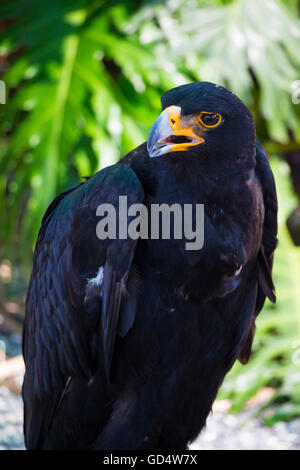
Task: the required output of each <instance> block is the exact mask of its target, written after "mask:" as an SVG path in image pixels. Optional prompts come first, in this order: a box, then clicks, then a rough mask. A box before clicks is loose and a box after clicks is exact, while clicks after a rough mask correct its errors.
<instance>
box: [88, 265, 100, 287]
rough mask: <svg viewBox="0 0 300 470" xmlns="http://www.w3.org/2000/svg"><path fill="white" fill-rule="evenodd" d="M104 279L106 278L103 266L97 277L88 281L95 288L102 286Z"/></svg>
mask: <svg viewBox="0 0 300 470" xmlns="http://www.w3.org/2000/svg"><path fill="white" fill-rule="evenodd" d="M103 278H104V274H103V266H100V268H99V269H98V272H97V275H96V277H93V278H92V279H88V283H89V284H91V285H93V286H102V283H103Z"/></svg>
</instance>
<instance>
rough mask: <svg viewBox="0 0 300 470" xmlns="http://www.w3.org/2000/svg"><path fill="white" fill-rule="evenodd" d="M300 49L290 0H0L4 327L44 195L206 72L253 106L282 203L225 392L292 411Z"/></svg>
mask: <svg viewBox="0 0 300 470" xmlns="http://www.w3.org/2000/svg"><path fill="white" fill-rule="evenodd" d="M299 50H300V19H299V2H298V1H296V0H286V1H284V2H280V1H279V0H278V1H277V0H252V1H251V2H250V1H249V0H210V1H209V0H206V1H205V0H190V1H189V2H186V1H184V0H168V1H142V0H125V1H122V2H121V1H116V0H111V1H98V0H97V1H96V0H94V1H93V0H52V1H51V2H46V1H41V0H24V1H20V0H10V1H9V2H1V5H0V74H1V79H2V80H3V81H4V82H5V84H6V104H1V105H0V115H1V123H0V129H1V131H0V132H1V142H0V193H1V200H0V204H1V206H0V227H1V238H0V260H1V265H0V278H1V284H0V289H1V290H0V294H1V299H0V310H1V318H2V320H1V321H2V323H4V324H9V325H10V326H11V325H12V324H14V325H19V327H20V323H21V322H22V318H23V302H24V296H25V290H26V283H27V281H28V275H29V273H30V266H31V259H32V251H33V247H34V242H35V239H36V236H37V231H38V228H39V224H40V221H41V218H42V215H43V212H44V211H45V209H46V207H47V205H48V204H49V202H50V201H51V199H52V198H53V197H54V196H55V195H56V194H57V193H58V192H60V191H62V190H64V189H66V188H68V187H70V186H72V185H74V184H75V183H77V182H78V181H80V180H81V179H82V177H83V176H86V175H90V174H92V173H94V172H95V171H97V170H98V169H99V168H102V167H104V166H106V165H108V164H111V163H114V162H115V161H117V160H118V159H119V158H120V157H121V156H123V155H124V154H125V153H127V152H128V151H130V150H131V149H132V148H134V147H135V146H137V145H139V144H140V143H142V142H143V141H144V140H146V138H147V133H148V131H149V129H150V126H151V124H152V122H153V121H154V119H155V118H156V117H157V115H158V113H159V112H160V96H161V94H162V93H163V92H164V91H166V90H167V89H169V88H172V87H174V86H177V85H180V84H183V83H188V82H191V81H200V80H206V81H213V82H215V83H218V84H222V85H224V86H226V87H228V88H229V89H231V90H232V91H233V92H235V93H236V94H237V95H238V96H239V97H240V98H241V99H243V100H244V101H245V103H246V104H247V105H248V106H249V107H250V109H251V111H252V112H253V114H254V116H255V121H256V125H257V134H258V138H259V139H260V141H261V142H262V143H263V145H264V146H265V148H266V150H267V151H268V153H269V155H270V160H271V164H272V167H273V170H274V174H275V178H276V182H277V189H278V197H279V207H280V213H279V247H278V250H277V253H276V259H275V269H274V271H275V274H274V276H275V285H276V287H277V297H278V302H277V304H276V305H275V306H271V305H270V304H266V306H265V309H264V312H263V314H261V315H260V316H259V318H258V321H257V326H258V329H257V334H256V339H255V344H254V353H253V356H252V359H251V361H250V363H249V364H248V365H247V366H246V367H242V366H241V365H239V364H236V365H235V366H234V368H233V370H232V371H231V373H230V375H229V377H228V379H226V381H225V383H224V385H223V387H222V389H221V392H220V398H229V399H230V400H231V403H232V410H233V411H238V410H240V409H242V408H243V406H245V405H246V406H247V403H249V399H251V398H252V397H255V396H256V395H257V393H258V392H259V390H261V389H267V390H269V391H271V393H269V394H268V399H267V400H265V401H264V402H263V405H262V406H261V407H260V411H261V412H262V413H263V416H264V419H265V421H266V422H267V423H268V424H273V423H274V422H276V421H278V420H281V419H289V418H290V417H293V416H300V319H299V310H300V296H299V289H300V272H299V264H300V263H299V261H300V254H299V248H297V247H296V245H299V244H300V221H299V219H300V207H299V197H300V119H299V118H300V104H298V103H299V102H300V81H299V82H297V80H300V54H299ZM287 227H288V229H287ZM12 318H13V320H12ZM0 326H1V325H0ZM16 328H17V329H18V326H16Z"/></svg>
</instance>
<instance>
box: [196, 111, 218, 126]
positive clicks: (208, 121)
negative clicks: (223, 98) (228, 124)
mask: <svg viewBox="0 0 300 470" xmlns="http://www.w3.org/2000/svg"><path fill="white" fill-rule="evenodd" d="M221 120H222V116H221V114H219V113H208V112H206V111H203V112H202V113H200V115H199V122H200V124H202V125H204V126H205V127H217V126H218V125H219V124H220V123H221Z"/></svg>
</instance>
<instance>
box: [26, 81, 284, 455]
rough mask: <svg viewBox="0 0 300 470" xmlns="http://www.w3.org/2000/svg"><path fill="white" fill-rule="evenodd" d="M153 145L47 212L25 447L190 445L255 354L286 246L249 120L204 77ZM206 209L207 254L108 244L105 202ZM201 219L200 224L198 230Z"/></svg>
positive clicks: (33, 283) (121, 241)
mask: <svg viewBox="0 0 300 470" xmlns="http://www.w3.org/2000/svg"><path fill="white" fill-rule="evenodd" d="M162 108H163V111H162V113H161V115H160V116H159V117H158V119H157V120H156V121H155V123H154V124H153V126H152V129H151V131H150V134H149V138H148V141H147V143H144V144H142V145H141V146H139V147H138V148H136V149H135V150H133V151H132V152H130V153H129V154H128V155H127V156H126V157H124V158H123V159H122V160H121V161H120V162H118V163H117V164H115V165H112V166H109V167H107V168H105V169H103V170H101V171H99V172H98V173H96V174H95V175H93V176H91V177H90V178H89V179H87V181H85V182H84V183H82V184H79V185H78V186H76V187H74V188H72V189H69V190H67V191H65V192H64V193H62V194H60V195H59V196H57V197H56V198H55V199H54V201H53V202H52V203H51V204H50V206H49V208H48V209H47V211H46V214H45V215H44V218H43V221H42V226H41V229H40V233H39V236H38V241H37V245H36V249H35V254H34V261H33V270H32V275H31V280H30V285H29V289H28V296H27V302H26V318H25V324H24V335H23V354H24V360H25V365H26V373H25V378H24V384H23V399H24V418H25V420H24V432H25V441H26V446H27V448H28V449H110V450H114V449H135V450H136V449H185V448H186V447H187V445H188V444H189V442H191V441H192V440H193V439H195V438H196V437H197V435H198V434H199V432H200V430H201V429H202V427H203V426H204V424H205V421H206V418H207V416H208V414H209V412H210V410H211V407H212V404H213V401H214V399H215V397H216V394H217V391H218V389H219V387H220V385H221V383H222V381H223V379H224V376H225V375H226V373H227V372H228V371H229V370H230V368H231V367H232V365H233V363H234V362H235V360H236V359H237V358H238V359H240V361H241V362H242V363H246V362H247V361H248V359H249V356H250V353H251V346H252V340H253V336H254V330H255V318H256V316H257V315H258V313H259V312H260V310H261V309H262V307H263V304H264V301H265V298H266V297H268V298H269V299H270V300H271V301H273V302H274V301H275V295H274V286H273V282H272V277H271V270H272V262H273V253H274V250H275V247H276V243H277V238H276V235H277V200H276V190H275V185H274V179H273V175H272V172H271V169H270V167H269V163H268V159H267V156H266V154H265V152H264V150H263V148H262V146H261V145H260V144H259V143H258V142H257V140H256V134H255V126H254V122H253V117H252V115H251V113H250V111H249V110H248V108H247V107H246V106H245V105H244V104H243V103H242V102H241V101H240V100H239V99H238V98H237V97H236V96H235V95H234V94H232V93H231V92H229V91H228V90H226V89H225V88H223V87H221V86H217V85H214V84H212V83H208V82H200V83H193V84H188V85H183V86H180V87H177V88H175V89H172V90H170V91H168V92H167V93H165V94H164V95H163V96H162ZM120 195H122V196H126V197H127V203H128V206H129V205H132V204H143V205H144V206H146V208H148V209H150V208H151V206H152V205H153V204H159V205H161V204H167V205H169V206H171V205H173V204H180V205H181V206H183V205H184V204H204V244H203V247H202V249H195V250H193V249H192V250H187V249H186V246H185V244H186V239H185V237H184V236H183V237H182V238H181V239H177V238H175V237H173V238H172V237H171V238H170V239H163V238H161V237H159V238H158V239H153V238H150V237H148V238H146V237H144V238H138V239H134V238H129V237H127V238H120V237H117V238H115V239H111V238H107V239H103V240H100V239H99V238H98V236H97V233H96V227H97V223H98V222H99V217H98V216H97V214H96V211H97V208H98V206H99V205H101V204H111V205H113V206H114V207H116V208H118V207H119V196H120ZM194 222H195V220H194V215H193V223H194Z"/></svg>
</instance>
